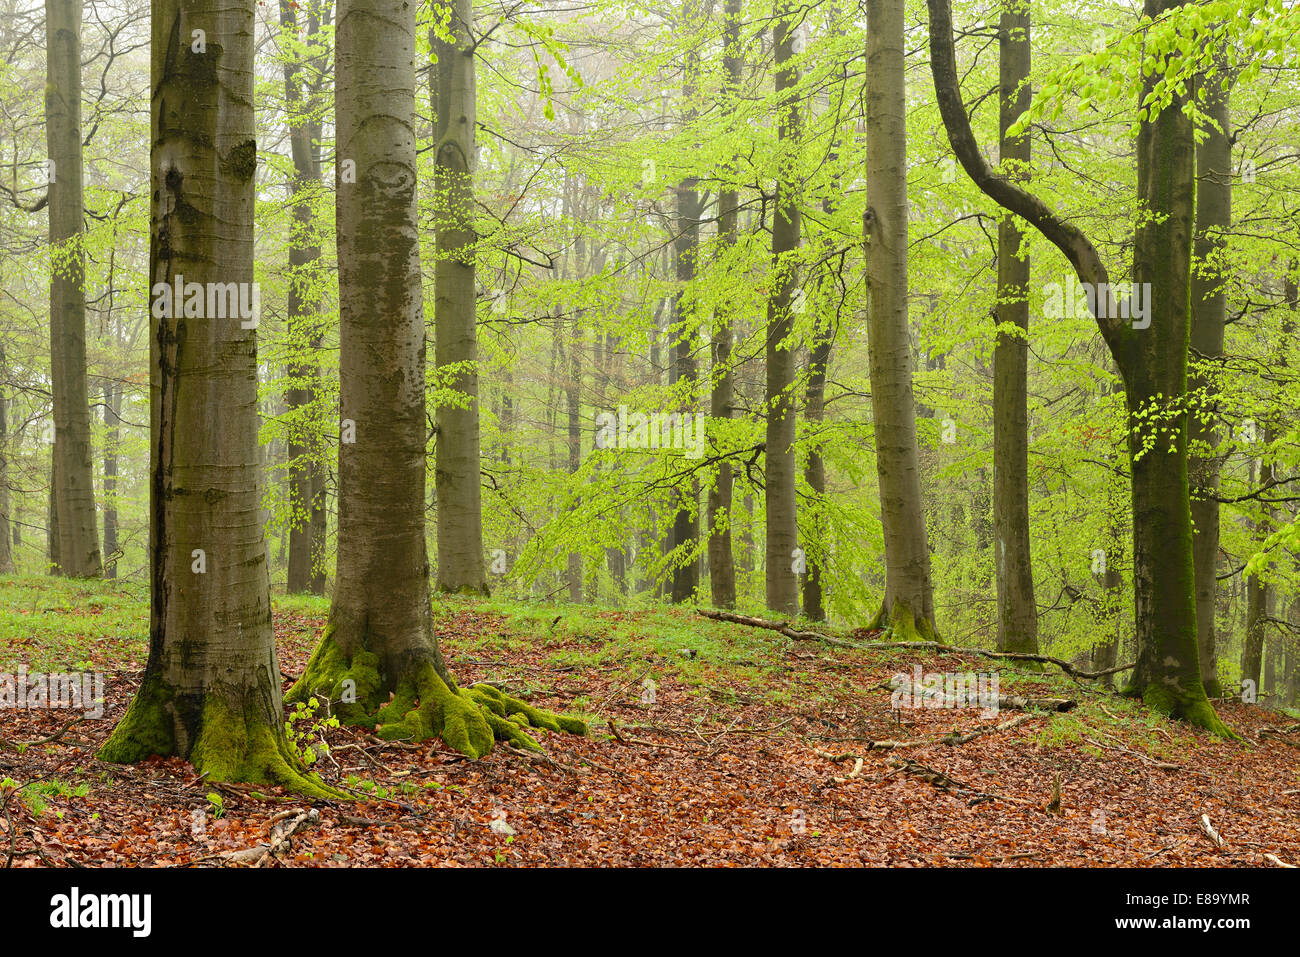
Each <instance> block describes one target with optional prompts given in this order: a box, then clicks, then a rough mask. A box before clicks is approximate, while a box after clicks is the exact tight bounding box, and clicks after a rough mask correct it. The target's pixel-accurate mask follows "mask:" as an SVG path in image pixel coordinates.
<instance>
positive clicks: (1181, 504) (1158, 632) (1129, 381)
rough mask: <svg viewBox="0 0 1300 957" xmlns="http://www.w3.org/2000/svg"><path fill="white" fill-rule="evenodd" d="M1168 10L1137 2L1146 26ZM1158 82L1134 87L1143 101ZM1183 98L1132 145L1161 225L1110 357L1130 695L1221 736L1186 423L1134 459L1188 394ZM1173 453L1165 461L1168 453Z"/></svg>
mask: <svg viewBox="0 0 1300 957" xmlns="http://www.w3.org/2000/svg"><path fill="white" fill-rule="evenodd" d="M1175 6H1177V3H1176V2H1174V0H1146V2H1145V6H1144V12H1145V14H1146V15H1147V16H1148V17H1150V18H1152V19H1155V18H1157V17H1159V16H1161V15H1162V14H1165V13H1166V12H1168V11H1169V10H1171V9H1173V8H1174V7H1175ZM1158 79H1159V77H1157V76H1154V75H1153V76H1151V77H1148V78H1147V81H1146V83H1145V84H1144V94H1143V95H1144V97H1145V96H1146V95H1147V94H1149V93H1150V92H1151V88H1152V87H1153V86H1154V85H1155V83H1156V82H1157V80H1158ZM1184 99H1185V97H1180V96H1175V97H1174V100H1173V102H1172V103H1170V104H1169V105H1167V106H1166V107H1165V108H1164V109H1163V110H1161V112H1160V115H1159V116H1157V117H1156V118H1155V120H1153V121H1149V122H1147V123H1144V124H1143V126H1142V129H1141V131H1140V132H1139V134H1138V141H1137V155H1138V197H1139V199H1140V200H1141V202H1142V205H1143V208H1145V209H1149V210H1151V211H1152V212H1153V213H1154V214H1158V216H1159V218H1158V219H1156V218H1154V217H1153V218H1152V219H1150V220H1146V219H1144V220H1143V222H1142V223H1141V225H1140V226H1139V227H1138V229H1137V234H1136V236H1135V238H1134V246H1133V278H1134V281H1135V282H1137V283H1139V284H1146V283H1149V284H1150V285H1149V286H1145V285H1143V286H1141V288H1144V289H1149V290H1150V292H1149V295H1147V297H1146V298H1147V305H1148V307H1149V310H1150V323H1151V324H1150V327H1149V328H1146V329H1142V330H1138V329H1129V330H1127V334H1126V335H1125V336H1123V339H1122V346H1121V348H1120V352H1119V354H1118V355H1116V357H1115V358H1116V361H1118V362H1119V366H1120V371H1121V372H1122V373H1123V376H1124V385H1125V393H1126V398H1127V404H1128V412H1129V454H1130V460H1131V462H1132V476H1133V584H1134V596H1135V607H1134V616H1135V622H1136V631H1137V644H1138V649H1137V652H1138V653H1137V667H1136V668H1135V669H1134V672H1133V678H1132V683H1131V685H1130V687H1129V690H1130V691H1131V692H1132V693H1134V694H1140V695H1141V696H1142V697H1143V699H1144V700H1145V701H1146V702H1147V703H1148V704H1150V705H1152V706H1153V707H1156V708H1158V709H1159V710H1162V711H1166V712H1169V713H1171V714H1173V715H1176V716H1185V717H1187V718H1188V719H1189V720H1191V721H1193V722H1194V723H1198V724H1201V725H1203V726H1205V727H1209V728H1211V729H1213V730H1215V731H1218V732H1221V733H1227V728H1226V726H1224V725H1223V723H1222V722H1221V721H1220V720H1219V718H1218V716H1217V715H1215V713H1214V709H1213V707H1212V706H1211V705H1210V703H1209V700H1208V699H1207V698H1206V695H1205V689H1204V687H1203V686H1202V683H1201V665H1200V653H1199V650H1198V647H1197V619H1196V582H1195V574H1194V571H1193V559H1192V513H1191V506H1190V498H1189V483H1188V475H1187V432H1188V417H1187V414H1186V412H1183V413H1181V414H1179V415H1178V417H1177V418H1176V419H1175V420H1174V421H1173V422H1172V423H1165V428H1166V429H1168V428H1170V427H1172V429H1173V432H1174V434H1173V435H1172V436H1171V437H1170V436H1168V435H1167V434H1166V435H1161V436H1160V438H1159V439H1158V441H1157V448H1155V449H1152V450H1150V451H1146V452H1144V450H1143V443H1144V441H1145V439H1146V435H1145V433H1146V431H1147V430H1146V428H1145V427H1141V423H1142V422H1144V421H1145V419H1144V418H1143V417H1144V416H1146V415H1148V414H1149V413H1150V411H1151V410H1152V409H1153V408H1164V407H1165V406H1166V405H1167V403H1169V402H1170V401H1177V400H1178V399H1179V398H1181V397H1182V396H1184V395H1186V393H1187V348H1188V345H1189V342H1188V338H1189V329H1190V325H1191V316H1190V315H1189V311H1190V304H1191V253H1192V229H1193V220H1194V214H1195V196H1196V147H1195V143H1194V141H1193V135H1192V123H1191V120H1190V119H1189V118H1188V117H1187V115H1186V114H1185V113H1183V101H1184ZM1170 449H1172V454H1170V452H1169V451H1168V450H1170Z"/></svg>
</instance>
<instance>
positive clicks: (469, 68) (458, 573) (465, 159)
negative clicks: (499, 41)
mask: <svg viewBox="0 0 1300 957" xmlns="http://www.w3.org/2000/svg"><path fill="white" fill-rule="evenodd" d="M438 6H439V7H442V8H445V9H446V10H448V11H449V13H450V21H449V23H448V29H449V30H450V32H451V35H452V39H451V40H450V41H449V40H447V39H444V38H443V37H440V36H438V35H437V31H435V32H434V35H433V38H432V46H433V52H434V54H435V55H436V56H437V64H436V66H435V69H436V70H437V81H436V82H437V85H436V89H437V102H436V103H435V104H434V133H433V136H434V140H435V141H436V143H437V151H436V153H435V159H436V166H435V167H434V185H433V188H434V210H435V217H436V219H435V227H436V230H437V235H438V260H437V264H436V266H435V270H434V290H435V292H434V295H435V297H436V298H435V299H434V322H435V324H436V327H437V347H436V350H435V361H436V362H437V366H438V369H439V372H440V376H441V384H442V385H443V387H444V388H450V389H455V390H456V391H457V392H459V393H460V394H461V395H463V396H465V397H466V399H467V400H468V404H467V405H466V406H465V407H463V408H462V407H460V405H458V404H456V405H439V406H438V412H437V424H438V441H437V444H436V446H435V449H436V452H435V481H436V487H437V496H438V587H439V588H440V589H441V590H443V591H450V592H463V593H471V594H486V593H487V590H488V586H487V569H486V568H485V567H484V564H483V522H482V505H481V500H480V493H479V401H478V322H477V316H476V311H475V310H476V293H475V289H474V259H475V242H476V240H477V238H478V237H477V236H476V235H475V233H474V167H475V165H476V149H477V148H476V146H475V144H474V127H475V123H476V116H477V105H476V101H475V77H474V57H475V52H476V49H477V47H476V45H475V42H474V39H473V37H472V36H471V32H470V26H471V24H472V23H473V17H474V12H473V3H472V2H471V0H446V2H443V3H440V4H438Z"/></svg>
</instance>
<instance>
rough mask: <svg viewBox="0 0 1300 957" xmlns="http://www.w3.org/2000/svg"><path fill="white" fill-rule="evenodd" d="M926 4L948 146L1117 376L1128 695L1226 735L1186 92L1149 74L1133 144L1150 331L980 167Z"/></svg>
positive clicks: (938, 14)
mask: <svg viewBox="0 0 1300 957" xmlns="http://www.w3.org/2000/svg"><path fill="white" fill-rule="evenodd" d="M927 3H928V6H929V14H930V62H931V69H932V71H933V74H934V83H935V91H936V95H937V97H938V101H939V109H940V112H941V113H942V115H943V120H944V127H945V129H946V131H947V134H948V138H949V141H950V143H951V145H952V148H953V152H954V153H955V154H956V156H957V159H958V160H959V161H960V163H961V165H962V168H963V169H965V171H966V173H967V174H968V175H969V176H970V177H971V179H972V180H973V181H974V182H975V184H976V185H977V186H979V188H980V189H981V190H983V191H984V192H985V193H987V194H988V195H989V196H990V197H991V198H992V199H994V200H995V201H996V202H997V203H998V204H999V205H1001V206H1002V207H1003V208H1005V209H1007V210H1008V211H1010V212H1013V213H1015V214H1016V215H1018V216H1020V217H1022V218H1023V219H1025V220H1026V221H1027V222H1029V223H1030V224H1031V225H1033V226H1034V227H1035V228H1037V229H1039V230H1040V231H1041V232H1042V233H1043V235H1044V236H1046V237H1047V238H1048V239H1049V240H1050V241H1051V242H1052V243H1053V244H1054V245H1056V246H1057V248H1058V249H1060V250H1061V252H1062V253H1063V254H1064V255H1065V256H1066V258H1067V259H1068V260H1069V261H1070V264H1071V265H1072V266H1073V267H1074V269H1075V271H1076V272H1077V274H1078V277H1079V280H1080V282H1081V283H1084V284H1085V288H1089V289H1091V290H1093V291H1094V297H1093V302H1092V309H1093V311H1094V315H1095V318H1096V320H1097V325H1098V327H1099V329H1100V330H1101V334H1102V337H1103V338H1104V339H1105V341H1106V344H1107V346H1108V347H1109V348H1110V351H1111V355H1112V356H1113V357H1114V359H1115V362H1116V364H1117V365H1118V366H1119V370H1120V373H1121V375H1122V377H1123V380H1124V394H1125V403H1126V407H1127V411H1128V426H1129V428H1128V453H1129V465H1130V474H1131V476H1132V495H1133V499H1132V504H1133V562H1134V602H1135V618H1136V631H1137V652H1138V659H1137V665H1136V668H1135V669H1134V672H1133V675H1132V677H1131V681H1130V684H1129V688H1128V690H1129V692H1130V693H1131V694H1134V695H1137V696H1140V697H1141V698H1143V700H1144V701H1146V703H1147V704H1149V705H1150V706H1152V707H1154V708H1156V709H1158V710H1160V711H1164V712H1166V713H1168V714H1172V715H1174V716H1177V717H1183V718H1186V719H1187V720H1188V721H1190V722H1191V723H1193V724H1196V725H1200V726H1202V727H1205V728H1208V729H1210V730H1212V731H1214V732H1216V733H1218V734H1222V735H1230V734H1232V732H1231V731H1230V730H1229V729H1228V728H1227V726H1226V725H1224V723H1223V722H1222V721H1221V720H1220V719H1219V717H1218V715H1216V714H1215V712H1214V708H1213V707H1212V706H1211V705H1210V702H1209V699H1208V698H1207V697H1206V695H1205V689H1204V687H1203V686H1202V684H1201V668H1200V658H1199V653H1198V649H1197V624H1196V603H1195V585H1194V574H1193V560H1192V518H1191V505H1190V498H1189V492H1188V488H1189V486H1188V474H1187V436H1188V422H1187V408H1186V405H1185V397H1186V389H1187V349H1188V336H1189V328H1190V315H1189V308H1190V299H1191V294H1190V288H1191V287H1190V283H1191V255H1192V231H1193V219H1194V213H1195V191H1196V185H1195V183H1196V152H1195V144H1194V139H1193V133H1192V120H1191V118H1190V117H1189V116H1188V115H1187V113H1186V112H1185V111H1184V109H1183V107H1184V104H1185V103H1186V102H1187V96H1188V94H1187V93H1186V92H1184V91H1183V87H1181V86H1176V85H1175V86H1172V87H1168V88H1165V87H1163V86H1161V88H1160V89H1159V90H1158V85H1161V84H1162V80H1163V79H1164V76H1163V75H1162V73H1161V71H1159V70H1149V71H1144V80H1143V86H1142V102H1143V103H1144V104H1145V105H1147V106H1148V107H1150V109H1151V113H1154V114H1155V115H1145V117H1144V118H1142V119H1141V121H1140V122H1141V127H1140V131H1139V133H1138V142H1137V156H1138V194H1139V198H1140V199H1141V201H1142V203H1143V204H1144V206H1145V208H1146V209H1148V210H1150V212H1151V214H1152V215H1151V216H1150V217H1148V218H1144V219H1143V220H1142V221H1141V222H1140V224H1139V226H1138V229H1137V233H1136V235H1135V237H1134V244H1133V280H1134V283H1135V290H1143V292H1138V293H1136V294H1137V295H1143V296H1145V299H1146V307H1147V309H1148V310H1149V316H1148V317H1144V318H1149V325H1148V326H1144V327H1142V328H1137V325H1138V324H1137V323H1136V322H1130V321H1129V317H1130V316H1131V315H1134V314H1135V313H1136V312H1137V311H1139V310H1136V309H1135V305H1136V304H1132V303H1124V304H1122V305H1121V304H1117V303H1115V302H1114V298H1115V297H1114V296H1113V294H1112V293H1111V292H1110V291H1111V290H1112V289H1113V288H1114V287H1113V286H1112V284H1111V280H1110V274H1109V272H1108V271H1107V269H1106V266H1105V265H1104V264H1103V262H1102V260H1101V257H1100V256H1099V255H1098V252H1097V250H1096V248H1095V247H1094V246H1093V244H1092V243H1091V242H1090V241H1089V240H1088V238H1087V236H1085V235H1084V234H1083V233H1082V232H1081V231H1080V230H1079V229H1078V227H1076V226H1074V225H1073V224H1072V223H1069V222H1066V221H1064V220H1062V219H1060V218H1059V217H1058V216H1057V215H1056V214H1055V213H1053V212H1052V211H1051V210H1050V209H1049V208H1048V207H1047V206H1046V204H1044V203H1043V202H1042V201H1041V200H1039V199H1038V198H1037V197H1036V196H1034V195H1033V194H1032V193H1030V192H1027V191H1026V190H1025V189H1024V188H1022V187H1020V186H1019V185H1017V184H1015V183H1013V182H1011V180H1010V179H1008V178H1007V177H1006V176H1003V175H1000V174H998V173H996V172H995V171H993V170H992V169H991V168H990V167H989V164H988V162H987V160H985V158H984V156H983V154H982V153H981V152H980V150H979V146H978V145H977V144H976V142H975V138H974V135H973V134H972V132H971V128H970V121H969V119H968V117H967V115H966V110H965V107H964V105H963V104H962V97H961V88H960V85H959V81H958V78H957V66H956V54H955V51H954V47H953V38H952V12H951V8H950V6H949V3H948V0H927ZM1176 6H1177V5H1176V4H1175V3H1173V2H1172V0H1146V2H1145V5H1144V7H1143V14H1144V16H1145V17H1146V18H1147V20H1148V21H1150V20H1154V19H1155V18H1157V17H1159V16H1161V15H1163V14H1166V13H1168V12H1169V11H1171V10H1173V9H1174V8H1175V7H1176ZM1164 55H1165V56H1167V55H1168V54H1167V53H1166V54H1164ZM1166 62H1167V61H1166ZM1162 98H1163V102H1162ZM1152 104H1155V105H1154V106H1152Z"/></svg>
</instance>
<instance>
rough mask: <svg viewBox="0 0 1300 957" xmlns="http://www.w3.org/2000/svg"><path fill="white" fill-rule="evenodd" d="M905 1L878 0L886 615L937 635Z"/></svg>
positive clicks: (876, 237) (877, 198)
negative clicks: (918, 357) (914, 306)
mask: <svg viewBox="0 0 1300 957" xmlns="http://www.w3.org/2000/svg"><path fill="white" fill-rule="evenodd" d="M903 6H904V5H903V2H902V0H868V2H867V22H868V23H869V24H870V28H869V29H868V31H867V94H866V124H867V130H868V131H869V136H868V137H867V177H866V178H867V202H868V204H869V205H868V206H867V209H866V211H865V212H864V213H863V217H862V220H863V222H862V226H863V233H864V238H865V241H866V273H867V323H868V327H867V336H868V352H869V361H870V372H871V410H872V418H873V420H874V423H875V433H876V472H877V475H878V476H879V479H880V513H881V515H880V518H881V524H882V525H883V527H884V533H885V598H884V601H883V603H882V604H881V610H880V613H879V615H877V621H876V624H877V625H879V626H882V627H890V628H893V629H894V631H895V633H896V635H897V637H898V638H899V639H902V640H907V639H909V638H911V637H913V635H912V633H913V632H915V633H917V634H919V635H920V636H921V637H923V638H934V637H935V624H934V593H933V586H932V583H931V580H930V547H929V544H928V542H927V537H926V527H925V514H924V512H923V510H922V503H921V470H920V457H921V454H920V449H919V447H918V445H917V438H916V404H915V401H914V399H913V396H912V350H911V343H910V341H909V338H908V334H907V123H906V116H907V110H906V104H905V98H904V70H903V52H904V48H903V28H904V19H905V18H904V9H903Z"/></svg>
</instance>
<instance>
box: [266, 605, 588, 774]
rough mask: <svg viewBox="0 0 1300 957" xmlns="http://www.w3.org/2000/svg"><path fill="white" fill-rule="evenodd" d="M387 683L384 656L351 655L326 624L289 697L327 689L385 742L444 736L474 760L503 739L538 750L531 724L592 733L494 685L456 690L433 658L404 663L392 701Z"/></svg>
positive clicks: (346, 714) (353, 719) (353, 721)
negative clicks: (319, 641)
mask: <svg viewBox="0 0 1300 957" xmlns="http://www.w3.org/2000/svg"><path fill="white" fill-rule="evenodd" d="M385 684H386V682H385V681H384V678H383V677H382V675H381V674H380V660H379V656H378V655H376V654H374V653H372V652H368V651H361V652H358V653H357V654H355V655H353V656H352V658H351V659H350V660H349V659H348V658H347V657H346V656H345V655H344V654H343V651H342V650H341V649H340V648H339V647H338V645H337V644H336V643H335V641H334V640H333V636H332V633H331V632H330V631H328V630H327V631H326V633H325V636H324V637H323V638H322V640H321V643H320V645H319V646H318V647H317V648H316V651H315V652H314V653H313V654H312V657H311V660H310V661H309V662H308V663H307V669H306V670H305V671H304V672H303V674H302V677H301V678H299V679H298V681H297V682H296V683H295V684H294V686H293V688H291V689H290V691H289V693H288V695H287V696H286V701H288V702H297V701H306V700H308V699H310V698H311V697H313V696H314V695H318V694H321V695H327V696H328V698H329V701H330V706H331V708H333V710H334V713H335V714H336V715H337V716H338V718H339V720H340V721H341V722H343V723H345V724H350V725H356V726H361V727H371V728H374V729H375V734H376V735H377V736H378V737H379V738H380V739H382V740H384V741H407V742H413V741H427V740H430V739H432V738H441V739H442V741H443V742H444V743H445V744H446V745H447V746H448V747H449V748H451V749H452V750H454V751H458V752H460V753H461V754H464V755H466V756H468V757H471V758H481V757H482V756H483V755H485V754H487V753H488V752H489V751H491V750H492V747H493V745H494V744H497V743H509V744H511V745H514V746H515V747H517V748H522V749H525V750H528V751H540V750H541V745H540V744H538V743H537V741H536V739H534V738H533V737H532V735H531V734H529V733H528V730H525V729H539V728H542V729H546V730H548V731H563V732H567V733H569V734H578V735H583V734H586V733H587V726H586V724H584V723H583V722H582V721H581V720H579V719H578V718H574V717H570V716H568V715H559V714H552V713H551V712H549V711H542V710H540V709H538V708H534V707H532V706H531V705H529V704H527V703H525V702H523V701H520V700H519V699H518V698H514V697H511V696H510V695H507V694H505V693H504V692H502V691H501V690H500V689H499V688H496V687H494V686H492V685H490V684H482V683H480V684H475V685H471V686H470V687H468V688H457V687H455V686H454V685H452V684H450V683H449V682H448V681H446V680H444V678H443V676H442V675H441V674H439V672H438V669H437V667H435V665H434V662H433V661H432V660H430V659H420V658H417V659H414V660H413V661H412V662H411V663H410V664H409V665H408V666H407V667H406V668H405V669H404V671H403V673H402V675H401V676H400V677H399V678H398V680H397V682H396V688H395V690H393V692H392V695H391V699H390V697H389V694H388V692H387V690H386V689H385Z"/></svg>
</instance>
